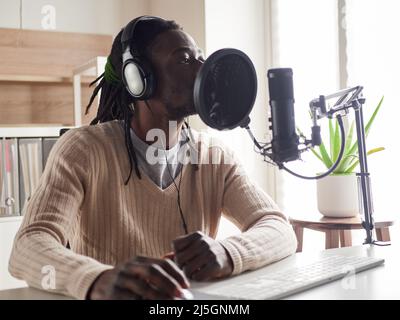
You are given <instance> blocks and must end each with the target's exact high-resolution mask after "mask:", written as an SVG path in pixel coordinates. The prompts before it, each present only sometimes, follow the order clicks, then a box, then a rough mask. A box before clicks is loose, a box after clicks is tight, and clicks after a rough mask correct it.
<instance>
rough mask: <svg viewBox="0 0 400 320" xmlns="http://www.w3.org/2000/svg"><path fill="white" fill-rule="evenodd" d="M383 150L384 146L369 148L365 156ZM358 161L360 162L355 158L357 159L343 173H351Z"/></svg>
mask: <svg viewBox="0 0 400 320" xmlns="http://www.w3.org/2000/svg"><path fill="white" fill-rule="evenodd" d="M383 150H385V148H384V147H379V148H374V149H371V150H369V151H368V152H367V156H369V155H371V154H374V153H376V152H379V151H383ZM359 163H360V161H359V160H358V159H357V161H356V162H354V163H353V164H352V165H351V166H350V167H349V168H348V169H347V170H346V171H345V173H352V172H353V170H354V169H355V168H356V167H357V166H358V164H359Z"/></svg>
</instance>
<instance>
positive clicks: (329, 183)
mask: <svg viewBox="0 0 400 320" xmlns="http://www.w3.org/2000/svg"><path fill="white" fill-rule="evenodd" d="M383 98H384V97H382V98H381V99H380V101H379V103H378V105H377V106H376V108H375V110H374V112H373V113H372V115H371V117H370V118H369V120H368V122H367V125H366V126H365V137H366V138H367V137H368V135H369V132H370V130H371V126H372V123H373V122H374V120H375V118H376V115H377V114H378V112H379V110H380V108H381V106H382V102H383ZM333 121H334V120H331V119H329V147H328V148H329V149H327V143H324V142H323V143H322V144H321V145H320V146H319V147H316V148H313V149H311V151H312V152H313V154H314V155H315V156H316V157H317V158H318V159H319V160H320V161H321V162H322V163H323V164H324V165H325V167H326V168H331V167H332V165H333V164H334V163H335V162H336V160H337V158H338V156H339V151H340V146H341V138H340V129H339V125H338V123H337V121H336V124H335V125H334V124H333ZM354 129H355V122H354V121H352V123H351V125H350V129H349V130H348V132H347V135H346V144H345V149H344V154H343V157H342V160H341V161H340V163H339V165H338V166H337V168H336V169H335V170H334V171H333V173H332V174H331V175H329V176H327V177H325V178H322V179H318V180H317V201H318V210H319V211H320V212H321V213H322V214H323V215H324V216H327V217H335V218H343V217H354V216H356V215H357V214H358V213H359V208H358V186H357V176H356V174H355V170H356V168H357V167H358V164H359V159H358V145H357V137H356V135H355V134H354ZM382 150H384V148H383V147H379V148H373V149H370V150H369V151H368V152H367V155H371V154H374V153H376V152H379V151H382Z"/></svg>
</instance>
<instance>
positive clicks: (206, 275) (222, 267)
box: [173, 231, 233, 281]
mask: <svg viewBox="0 0 400 320" xmlns="http://www.w3.org/2000/svg"><path fill="white" fill-rule="evenodd" d="M173 247H174V251H175V261H176V263H177V264H178V266H179V267H180V268H182V269H183V271H184V272H185V274H186V275H187V276H188V277H189V278H191V279H193V280H196V281H207V280H211V279H215V278H223V277H226V276H229V275H230V274H231V273H232V271H233V264H232V261H231V257H230V256H229V254H228V252H227V251H226V250H225V248H224V247H223V246H222V245H221V244H220V243H219V242H218V241H216V240H214V239H212V238H210V237H208V236H206V235H205V234H203V233H202V232H199V231H197V232H194V233H191V234H189V235H186V236H183V237H179V238H177V239H175V240H174V241H173Z"/></svg>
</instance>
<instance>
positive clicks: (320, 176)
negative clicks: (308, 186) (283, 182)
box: [278, 114, 346, 180]
mask: <svg viewBox="0 0 400 320" xmlns="http://www.w3.org/2000/svg"><path fill="white" fill-rule="evenodd" d="M336 119H337V121H338V123H339V127H340V135H341V138H342V139H341V140H342V143H341V146H340V152H339V156H338V158H337V160H336V162H335V163H334V164H333V166H332V167H331V168H330V169H329V170H328V171H326V172H325V173H323V174H321V175H319V176H314V177H307V176H303V175H300V174H298V173H295V172H293V171H292V170H290V169H288V168H287V167H285V165H284V164H283V163H281V164H279V165H278V166H279V167H280V168H282V169H283V170H285V171H287V172H289V173H290V174H292V175H294V176H295V177H298V178H301V179H306V180H316V179H321V178H324V177H326V176H329V175H330V174H331V173H332V172H333V171H334V170H335V169H336V168H337V166H338V165H339V163H340V161H341V160H342V157H343V153H344V147H345V144H346V138H345V132H344V126H343V120H342V116H341V115H340V114H339V115H337V116H336Z"/></svg>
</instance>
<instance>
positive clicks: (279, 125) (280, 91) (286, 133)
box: [267, 68, 300, 164]
mask: <svg viewBox="0 0 400 320" xmlns="http://www.w3.org/2000/svg"><path fill="white" fill-rule="evenodd" d="M267 78H268V88H269V97H270V100H269V104H270V107H271V117H270V118H269V121H270V123H271V126H270V129H272V142H271V145H272V154H271V155H270V158H271V159H272V160H273V161H274V162H276V163H278V164H280V163H283V162H287V161H293V160H297V159H299V158H300V151H299V149H298V146H299V136H298V135H297V134H296V125H295V119H294V93H293V71H292V69H290V68H277V69H270V70H268V73H267Z"/></svg>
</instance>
